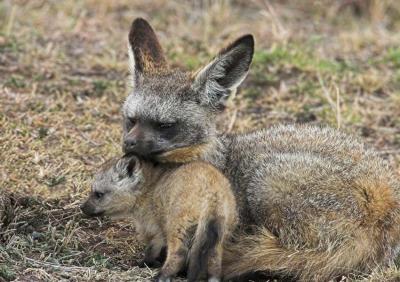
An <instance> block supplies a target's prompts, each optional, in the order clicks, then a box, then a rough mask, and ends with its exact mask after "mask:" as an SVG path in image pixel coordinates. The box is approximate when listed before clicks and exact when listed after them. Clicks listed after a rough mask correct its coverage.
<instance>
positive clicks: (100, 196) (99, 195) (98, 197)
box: [94, 192, 104, 199]
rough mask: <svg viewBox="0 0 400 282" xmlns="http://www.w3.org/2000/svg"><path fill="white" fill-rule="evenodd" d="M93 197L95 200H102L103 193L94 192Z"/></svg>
mask: <svg viewBox="0 0 400 282" xmlns="http://www.w3.org/2000/svg"><path fill="white" fill-rule="evenodd" d="M94 196H95V197H96V198H97V199H101V198H103V196H104V193H102V192H94Z"/></svg>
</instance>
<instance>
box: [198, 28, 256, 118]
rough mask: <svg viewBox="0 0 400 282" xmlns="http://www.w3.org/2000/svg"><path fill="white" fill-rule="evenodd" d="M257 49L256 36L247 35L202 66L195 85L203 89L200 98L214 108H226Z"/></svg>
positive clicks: (200, 91)
mask: <svg viewBox="0 0 400 282" xmlns="http://www.w3.org/2000/svg"><path fill="white" fill-rule="evenodd" d="M253 53H254V38H253V36H252V35H251V34H248V35H244V36H242V37H240V38H238V39H237V40H236V41H234V42H233V43H231V44H230V45H229V46H227V47H226V48H224V49H222V50H221V51H220V52H219V54H218V55H217V57H216V58H215V59H214V60H213V61H212V62H210V63H209V64H208V65H207V66H205V67H204V68H202V69H200V70H199V71H198V72H197V73H196V74H195V78H194V82H193V85H192V87H193V89H194V90H195V91H197V92H199V93H200V102H201V103H202V104H205V105H209V106H211V107H213V108H215V109H219V110H222V109H224V108H225V105H226V101H227V99H228V98H229V96H230V95H232V93H235V91H236V89H237V87H238V86H239V85H240V83H242V81H243V80H244V79H245V78H246V75H247V72H248V70H249V67H250V64H251V61H252V59H253Z"/></svg>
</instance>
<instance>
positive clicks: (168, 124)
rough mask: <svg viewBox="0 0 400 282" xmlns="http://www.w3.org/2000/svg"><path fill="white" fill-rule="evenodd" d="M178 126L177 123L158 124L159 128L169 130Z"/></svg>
mask: <svg viewBox="0 0 400 282" xmlns="http://www.w3.org/2000/svg"><path fill="white" fill-rule="evenodd" d="M175 125H176V123H175V122H164V123H159V124H157V126H158V128H160V129H168V128H172V127H174V126H175Z"/></svg>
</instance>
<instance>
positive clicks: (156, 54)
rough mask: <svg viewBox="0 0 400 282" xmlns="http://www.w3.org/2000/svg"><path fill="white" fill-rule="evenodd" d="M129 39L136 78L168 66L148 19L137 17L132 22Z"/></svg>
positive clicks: (130, 57)
mask: <svg viewBox="0 0 400 282" xmlns="http://www.w3.org/2000/svg"><path fill="white" fill-rule="evenodd" d="M128 40H129V59H130V68H131V72H132V74H133V76H134V78H135V79H137V78H138V76H140V75H141V74H151V73H154V72H159V71H160V70H163V69H165V68H166V67H167V62H166V60H165V57H164V53H163V50H162V48H161V45H160V43H159V42H158V39H157V36H156V34H155V32H154V30H153V29H152V28H151V26H150V24H149V23H148V22H147V21H146V20H144V19H142V18H137V19H135V20H134V21H133V22H132V26H131V30H130V31H129V37H128Z"/></svg>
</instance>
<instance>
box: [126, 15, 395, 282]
mask: <svg viewBox="0 0 400 282" xmlns="http://www.w3.org/2000/svg"><path fill="white" fill-rule="evenodd" d="M128 39H129V55H130V59H131V60H130V61H131V64H130V66H131V69H132V79H133V82H134V85H133V91H132V93H131V94H130V95H129V96H128V97H127V99H126V101H125V103H124V105H123V109H122V114H123V120H124V122H123V124H124V125H123V149H124V151H125V152H135V153H137V154H140V155H142V156H144V157H146V158H150V159H153V160H155V161H158V162H160V161H161V162H164V163H188V162H191V161H195V160H203V161H205V162H208V163H211V164H213V165H214V166H215V167H217V168H218V169H219V170H220V171H222V172H223V173H224V174H225V176H226V177H227V178H228V179H229V180H230V181H231V183H232V189H233V191H234V194H235V198H236V204H237V206H238V211H239V218H240V223H242V224H247V225H256V226H258V228H259V230H258V231H257V232H255V233H252V234H248V235H245V236H244V237H243V238H242V239H240V240H239V241H238V244H236V245H234V246H232V248H229V252H227V255H224V267H223V269H224V276H225V277H227V278H230V277H234V276H236V275H242V274H244V273H246V272H252V271H269V272H279V273H283V274H287V275H291V276H295V277H298V278H299V279H300V280H303V281H327V280H329V279H332V278H335V277H338V276H341V275H345V274H348V273H356V274H358V273H365V272H369V271H370V270H371V269H372V268H374V267H376V266H381V265H383V264H386V263H390V262H392V261H393V259H394V258H395V257H396V255H397V254H398V251H399V250H400V224H399V223H400V204H399V203H400V201H399V200H400V199H399V192H400V184H399V179H398V176H396V175H394V173H393V171H392V170H391V169H390V168H389V166H388V164H387V163H386V162H385V161H384V160H382V159H381V158H380V157H379V155H378V154H377V153H376V152H375V151H374V150H373V149H370V148H367V147H366V146H365V145H364V144H363V143H362V142H360V141H358V140H357V139H355V138H353V137H351V136H349V135H347V134H344V133H342V132H340V131H338V130H334V129H331V128H320V127H316V126H307V125H278V126H274V127H272V128H270V129H262V130H258V131H254V132H250V133H246V134H218V132H217V130H216V122H215V120H216V116H217V115H218V114H219V113H221V112H222V110H223V109H224V107H225V104H226V101H227V99H228V98H229V97H230V96H232V94H233V93H234V92H235V91H236V89H237V87H238V86H239V85H240V84H241V82H242V81H243V80H244V78H245V77H246V75H247V72H248V70H249V67H250V63H251V61H252V56H253V52H254V39H253V36H252V35H245V36H242V37H240V38H239V39H237V40H235V41H234V42H233V43H231V44H229V45H228V46H227V47H226V48H224V49H222V50H221V51H220V52H219V54H218V55H217V56H216V57H215V58H214V59H213V60H212V61H211V62H210V63H209V64H207V65H206V66H204V67H203V68H201V69H200V70H199V71H197V72H195V73H191V72H186V71H184V70H180V69H171V68H169V66H168V64H167V61H166V59H165V56H164V53H163V50H162V48H161V45H160V43H159V42H158V40H157V36H156V34H155V32H154V31H153V29H152V28H151V26H150V25H149V24H148V23H147V22H146V21H145V20H143V19H136V20H135V21H134V22H133V23H132V27H131V30H130V32H129V37H128ZM230 254H231V255H230Z"/></svg>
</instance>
